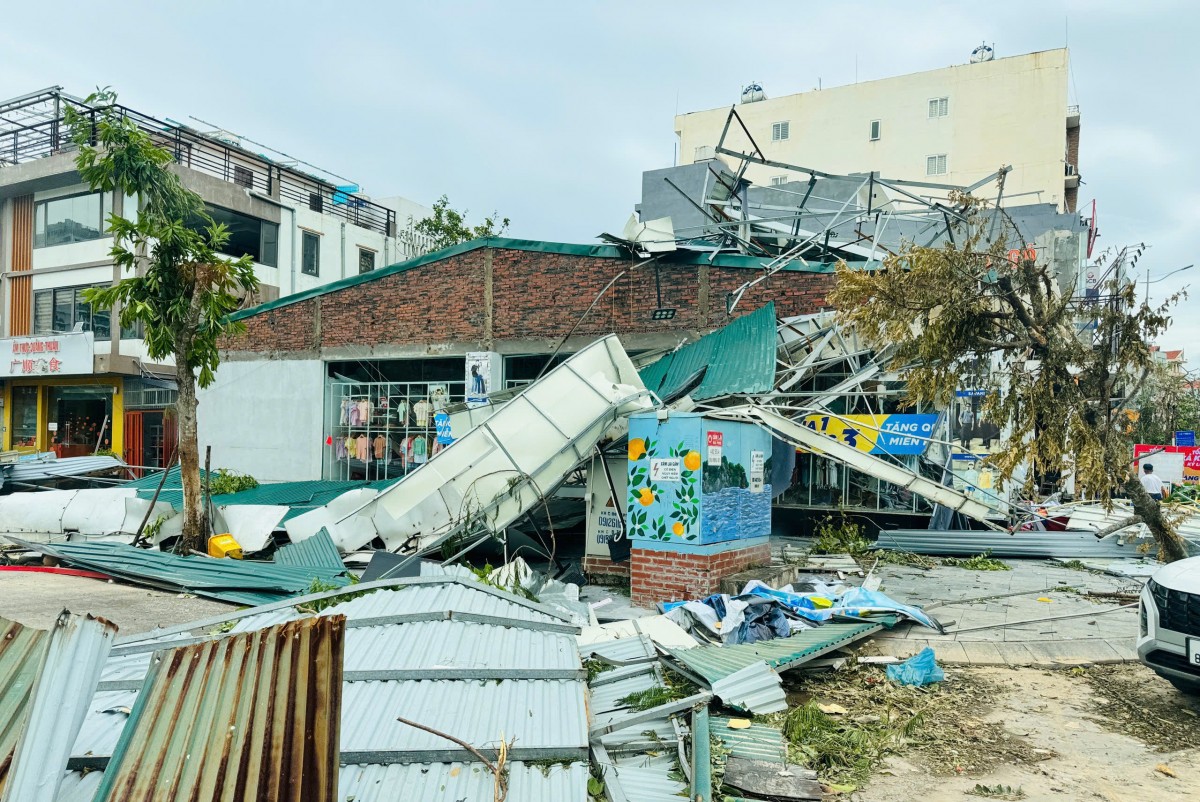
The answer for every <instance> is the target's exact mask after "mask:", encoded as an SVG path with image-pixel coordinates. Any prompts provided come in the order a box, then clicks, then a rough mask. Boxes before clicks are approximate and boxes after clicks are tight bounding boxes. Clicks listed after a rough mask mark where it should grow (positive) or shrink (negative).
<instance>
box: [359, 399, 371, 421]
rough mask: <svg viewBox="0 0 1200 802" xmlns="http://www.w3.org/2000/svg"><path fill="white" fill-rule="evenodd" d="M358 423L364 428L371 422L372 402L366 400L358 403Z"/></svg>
mask: <svg viewBox="0 0 1200 802" xmlns="http://www.w3.org/2000/svg"><path fill="white" fill-rule="evenodd" d="M358 422H359V423H360V424H362V425H363V426H366V425H367V424H368V423H370V422H371V402H370V401H369V400H367V399H366V398H364V399H363V400H361V401H359V402H358Z"/></svg>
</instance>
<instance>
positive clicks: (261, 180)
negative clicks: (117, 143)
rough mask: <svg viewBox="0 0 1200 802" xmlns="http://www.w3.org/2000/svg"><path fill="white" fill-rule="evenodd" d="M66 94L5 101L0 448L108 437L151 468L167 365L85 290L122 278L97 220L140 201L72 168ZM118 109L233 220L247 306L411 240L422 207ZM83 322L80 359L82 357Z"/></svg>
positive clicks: (62, 447)
mask: <svg viewBox="0 0 1200 802" xmlns="http://www.w3.org/2000/svg"><path fill="white" fill-rule="evenodd" d="M68 106H73V107H74V108H76V109H78V110H80V111H82V112H84V113H85V114H91V113H92V109H91V108H90V107H88V106H87V104H86V103H84V102H83V101H80V100H79V99H77V98H73V97H71V96H70V95H67V94H65V93H64V92H63V91H62V90H61V88H59V87H52V88H49V89H46V90H41V91H38V92H33V93H30V94H29V95H26V96H23V97H19V98H14V99H12V100H10V101H5V102H3V103H0V353H3V354H4V355H8V354H9V353H10V352H11V354H12V358H11V360H0V361H4V362H7V364H6V365H3V366H0V375H2V376H3V377H4V378H3V382H4V398H3V400H4V410H3V421H4V436H3V447H4V448H5V449H19V450H37V451H50V450H53V451H56V452H57V453H59V455H60V456H75V455H77V454H83V453H89V454H90V453H93V452H94V451H96V450H109V451H112V452H113V453H115V454H117V455H118V456H123V457H124V458H125V459H126V461H127V462H129V463H130V464H131V465H145V466H151V467H154V466H159V465H162V464H164V463H165V462H166V461H167V460H169V459H170V457H171V454H172V453H173V450H174V426H173V424H172V423H171V421H170V415H169V412H168V410H169V407H170V404H171V403H172V402H173V401H174V394H175V390H174V382H173V372H174V369H173V366H172V365H171V364H170V363H169V360H168V361H166V362H162V361H154V360H151V359H150V358H149V356H148V354H147V352H146V348H145V344H144V343H143V341H142V339H141V338H140V332H138V331H122V330H121V327H120V326H119V324H118V323H117V310H113V311H112V312H111V313H109V312H102V311H101V312H94V311H93V310H92V309H91V307H90V305H89V304H87V302H85V301H84V300H83V297H82V291H83V290H84V289H86V288H88V287H96V286H104V285H111V284H112V283H114V282H115V281H117V280H119V279H120V278H121V277H122V276H121V274H120V269H119V268H117V267H116V266H114V264H113V261H112V258H111V256H110V255H109V252H110V250H111V248H112V245H113V240H112V237H111V236H110V235H108V233H107V227H108V222H107V221H108V217H109V215H110V214H114V213H115V214H119V215H123V216H125V217H132V216H133V215H136V213H137V210H136V200H135V199H133V198H128V197H124V196H122V195H121V194H120V193H118V192H107V193H95V192H92V191H91V190H90V188H89V187H88V186H87V185H85V184H84V183H83V182H82V181H81V179H80V177H79V174H78V173H77V172H76V170H75V162H74V160H75V155H76V154H75V151H74V148H73V145H72V143H71V141H70V138H69V136H68V131H67V128H66V125H65V122H64V112H65V109H66V108H67V107H68ZM117 110H118V111H119V112H120V113H121V114H122V115H124V116H125V117H126V118H128V119H131V120H133V121H134V122H136V123H137V124H138V126H139V127H141V128H142V130H144V131H146V132H148V133H149V134H150V135H151V137H152V138H153V139H154V140H155V142H156V143H157V144H158V145H160V146H161V147H164V148H166V149H167V150H168V151H169V152H171V153H172V155H173V156H174V159H175V165H174V168H173V169H175V170H176V171H177V173H178V174H179V176H180V178H181V179H182V181H183V183H184V185H185V186H187V187H188V188H190V189H193V190H195V191H196V192H197V193H199V194H200V196H201V197H202V198H203V199H204V202H205V205H206V209H207V211H208V213H209V214H210V215H211V216H212V217H213V219H214V220H216V221H217V222H220V223H224V224H225V225H226V226H228V228H229V230H230V239H229V242H228V243H227V245H226V247H225V251H226V252H227V254H228V255H229V256H231V257H240V256H243V255H249V256H250V257H251V258H252V259H253V260H254V265H255V273H256V275H257V276H258V279H259V281H260V283H261V286H260V290H259V293H258V295H257V296H256V297H255V298H251V299H247V303H248V304H250V305H252V304H253V303H257V302H263V301H270V300H274V299H276V298H279V297H281V296H286V295H290V294H292V293H295V292H301V291H304V290H307V289H312V288H314V287H318V286H321V285H324V284H327V283H329V282H332V281H336V280H338V279H342V278H345V277H347V276H351V275H357V274H359V273H363V272H369V271H371V270H374V269H377V268H381V267H384V266H386V265H389V264H392V263H394V262H397V261H401V260H403V259H407V258H411V257H412V256H415V255H418V253H419V252H420V251H419V250H417V247H414V243H413V242H412V238H411V237H399V236H397V235H398V233H399V229H400V227H401V226H409V225H410V222H409V220H408V219H407V217H406V219H403V220H398V219H397V208H400V209H402V210H404V211H405V212H407V213H408V216H414V215H415V216H416V217H417V218H419V217H420V216H423V215H424V214H426V213H428V210H426V209H425V208H424V207H421V206H419V205H417V204H413V203H412V202H411V201H405V200H404V199H402V198H398V199H389V200H390V201H391V202H390V203H389V204H388V205H384V204H383V203H376V202H374V201H372V200H371V199H369V198H367V197H366V196H364V195H362V194H360V193H358V192H357V191H356V190H357V188H356V187H354V188H351V187H345V186H338V185H336V184H334V183H333V181H332V180H331V179H324V178H321V177H318V176H315V175H312V174H310V173H308V172H304V171H301V170H299V169H296V168H295V167H294V166H289V165H288V164H284V163H280V162H277V161H275V160H272V159H270V158H268V157H266V156H263V155H261V154H259V153H256V152H253V151H251V150H249V149H247V148H244V147H242V143H240V142H239V141H237V140H236V139H234V138H231V137H228V136H226V135H220V134H218V135H213V134H205V133H202V132H199V131H196V130H193V129H192V128H189V127H187V126H182V125H179V124H175V123H167V122H163V121H160V120H156V119H154V118H152V117H148V116H146V115H143V114H140V113H138V112H136V111H133V110H132V109H127V108H123V107H118V108H117ZM418 247H419V246H418ZM84 333H86V334H87V337H86V339H87V340H88V342H89V343H90V350H91V353H90V356H89V358H81V357H79V355H78V351H79V347H80V343H81V342H82V341H83V338H82V337H81V335H82V334H84ZM60 353H62V354H67V353H69V354H71V355H72V358H70V359H60V358H58V357H57V356H56V355H57V354H60Z"/></svg>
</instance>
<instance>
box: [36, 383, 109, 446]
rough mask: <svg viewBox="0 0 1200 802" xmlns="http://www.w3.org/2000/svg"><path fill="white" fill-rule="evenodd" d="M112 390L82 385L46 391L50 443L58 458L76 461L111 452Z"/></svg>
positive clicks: (106, 386)
mask: <svg viewBox="0 0 1200 802" xmlns="http://www.w3.org/2000/svg"><path fill="white" fill-rule="evenodd" d="M112 403H113V388H112V387H111V386H109V385H99V386H97V385H84V386H77V387H51V388H49V421H50V422H51V423H57V424H58V427H57V430H56V431H54V432H52V434H51V440H52V443H53V448H54V451H55V452H56V453H57V454H58V455H59V456H60V457H79V456H84V455H86V454H92V453H94V452H95V451H97V450H98V449H111V448H112V440H113V437H112V429H113V419H112V411H113V410H112Z"/></svg>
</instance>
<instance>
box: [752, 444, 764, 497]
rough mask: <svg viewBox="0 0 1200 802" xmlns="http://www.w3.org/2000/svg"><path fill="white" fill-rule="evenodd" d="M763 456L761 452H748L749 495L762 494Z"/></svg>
mask: <svg viewBox="0 0 1200 802" xmlns="http://www.w3.org/2000/svg"><path fill="white" fill-rule="evenodd" d="M764 456H765V455H764V453H763V452H762V451H751V452H750V492H751V493H761V492H763V472H764V470H765V467H766V460H765V459H764Z"/></svg>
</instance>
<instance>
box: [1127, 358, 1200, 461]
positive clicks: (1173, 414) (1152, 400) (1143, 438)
mask: <svg viewBox="0 0 1200 802" xmlns="http://www.w3.org/2000/svg"><path fill="white" fill-rule="evenodd" d="M1134 409H1135V411H1136V412H1137V420H1136V421H1135V422H1134V430H1133V437H1134V439H1135V440H1136V441H1137V442H1139V443H1151V444H1159V445H1162V444H1166V443H1170V442H1171V438H1172V436H1173V435H1174V434H1175V432H1176V431H1178V430H1180V429H1190V430H1192V431H1195V430H1196V429H1198V428H1200V398H1197V395H1196V391H1195V390H1193V389H1192V388H1191V387H1190V386H1189V379H1188V377H1187V375H1186V374H1185V373H1183V372H1182V371H1179V370H1175V369H1174V368H1173V367H1172V366H1170V365H1162V364H1156V365H1155V366H1154V368H1153V369H1152V370H1151V371H1150V373H1149V375H1148V376H1147V377H1146V381H1145V383H1144V384H1143V385H1142V390H1141V392H1140V393H1138V396H1137V399H1136V401H1135V402H1134Z"/></svg>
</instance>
